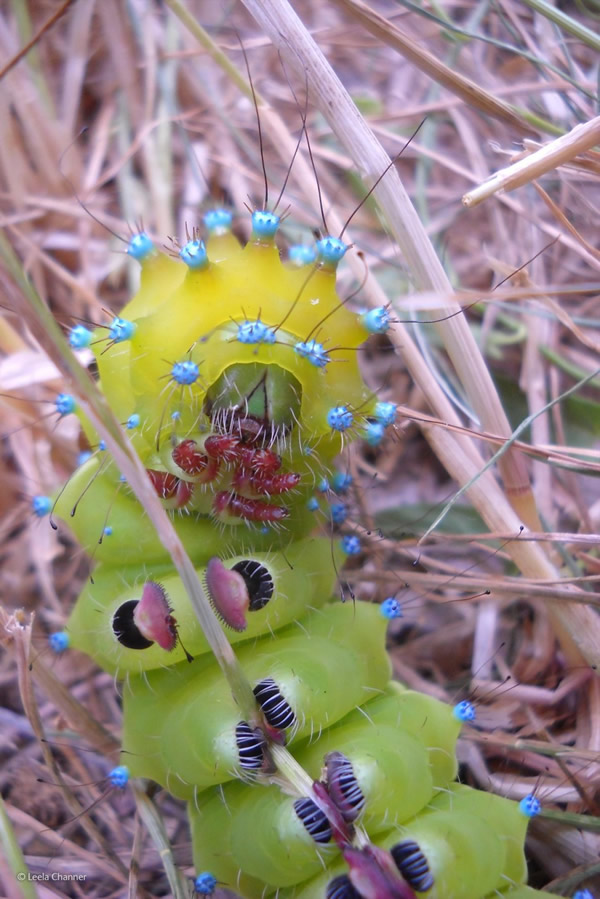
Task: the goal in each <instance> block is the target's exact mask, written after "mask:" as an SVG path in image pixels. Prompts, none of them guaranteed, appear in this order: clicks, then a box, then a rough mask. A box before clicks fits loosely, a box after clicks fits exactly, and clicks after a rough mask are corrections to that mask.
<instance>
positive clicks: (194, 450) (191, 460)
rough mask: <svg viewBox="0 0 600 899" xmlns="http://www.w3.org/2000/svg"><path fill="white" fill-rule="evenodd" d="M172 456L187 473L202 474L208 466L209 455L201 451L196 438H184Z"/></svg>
mask: <svg viewBox="0 0 600 899" xmlns="http://www.w3.org/2000/svg"><path fill="white" fill-rule="evenodd" d="M171 456H172V459H173V462H174V463H175V464H176V465H178V466H179V467H180V468H181V470H182V471H185V473H186V474H202V472H203V471H205V470H206V467H207V466H208V456H205V455H204V453H201V452H200V450H199V449H198V444H197V443H196V441H195V440H182V441H181V443H178V444H177V446H176V447H175V449H174V450H173V452H172V453H171Z"/></svg>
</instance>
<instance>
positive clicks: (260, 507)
mask: <svg viewBox="0 0 600 899" xmlns="http://www.w3.org/2000/svg"><path fill="white" fill-rule="evenodd" d="M213 509H214V511H215V512H216V513H217V514H219V513H222V512H228V513H229V514H230V515H233V516H234V517H235V518H247V519H248V521H282V519H284V518H287V517H288V515H289V514H290V513H289V509H286V508H285V507H284V506H273V505H271V504H270V503H263V502H262V501H261V500H259V499H248V498H247V497H245V496H240V495H239V494H238V493H230V492H229V491H227V490H223V491H221V492H220V493H217V495H216V496H215V499H214V502H213Z"/></svg>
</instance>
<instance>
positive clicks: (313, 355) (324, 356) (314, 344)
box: [294, 339, 329, 368]
mask: <svg viewBox="0 0 600 899" xmlns="http://www.w3.org/2000/svg"><path fill="white" fill-rule="evenodd" d="M294 349H295V350H296V352H297V353H298V355H299V356H302V358H303V359H308V361H309V362H310V363H311V364H312V365H314V366H316V368H325V366H326V365H327V363H328V362H329V353H328V352H327V350H326V349H324V347H323V344H322V343H319V342H318V341H316V340H314V339H311V340H307V341H306V342H305V341H304V340H299V341H298V343H297V344H296V346H295V347H294Z"/></svg>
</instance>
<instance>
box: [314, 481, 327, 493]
mask: <svg viewBox="0 0 600 899" xmlns="http://www.w3.org/2000/svg"><path fill="white" fill-rule="evenodd" d="M329 489H330V484H329V481H328V479H327V478H321V480H320V481H319V483H318V484H317V490H318V491H319V493H327V491H328V490H329Z"/></svg>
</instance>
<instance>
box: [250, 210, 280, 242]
mask: <svg viewBox="0 0 600 899" xmlns="http://www.w3.org/2000/svg"><path fill="white" fill-rule="evenodd" d="M279 222H280V218H279V216H278V215H275V213H274V212H267V211H266V210H262V209H255V210H254V212H253V213H252V236H253V237H255V238H256V237H258V238H261V237H263V238H264V237H268V238H270V237H274V236H275V234H276V233H277V229H278V228H279Z"/></svg>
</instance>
